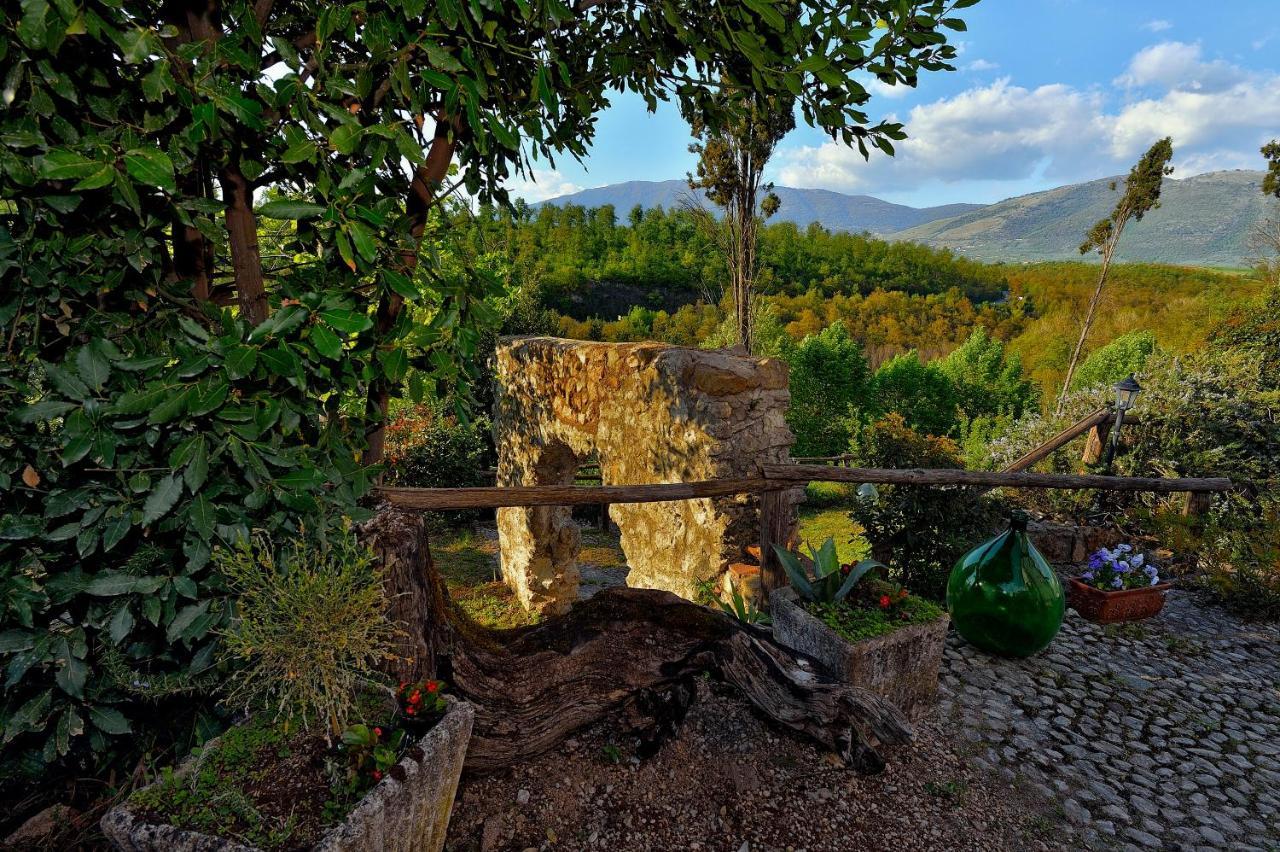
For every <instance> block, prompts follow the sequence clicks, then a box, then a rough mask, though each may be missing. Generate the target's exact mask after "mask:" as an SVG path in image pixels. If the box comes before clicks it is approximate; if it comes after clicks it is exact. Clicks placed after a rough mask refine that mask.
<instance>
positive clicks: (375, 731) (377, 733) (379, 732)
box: [373, 728, 382, 737]
mask: <svg viewBox="0 0 1280 852" xmlns="http://www.w3.org/2000/svg"><path fill="white" fill-rule="evenodd" d="M373 735H374V736H375V737H380V736H382V729H381V728H374V729H373Z"/></svg>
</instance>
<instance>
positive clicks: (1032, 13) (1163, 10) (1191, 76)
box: [513, 0, 1280, 206]
mask: <svg viewBox="0 0 1280 852" xmlns="http://www.w3.org/2000/svg"><path fill="white" fill-rule="evenodd" d="M1278 3H1280V0H1220V2H1217V3H1205V2H1203V0H1196V1H1195V2H1191V0H1163V2H1154V0H1106V1H1105V2H1104V0H982V2H981V3H979V4H978V5H977V6H975V7H973V8H971V9H968V10H966V11H965V12H964V18H965V20H966V21H967V23H968V25H969V29H968V32H965V33H958V34H954V35H955V38H954V40H955V41H956V43H957V44H958V46H959V47H960V58H959V60H958V62H957V67H958V68H959V70H958V71H956V72H944V73H935V74H931V75H925V76H923V77H922V78H921V81H920V85H919V87H918V88H916V89H906V88H902V87H899V88H897V89H889V88H888V87H883V86H878V84H875V85H873V86H872V87H871V88H872V89H873V92H874V95H873V98H872V100H871V102H870V104H869V105H868V110H869V113H870V115H871V116H872V118H873V119H874V118H879V117H888V116H893V117H895V118H896V120H898V121H902V122H904V123H905V124H906V130H907V133H908V134H909V135H910V136H911V139H910V140H909V141H907V142H905V143H903V144H901V145H899V146H898V156H896V157H894V158H892V159H890V158H888V157H885V156H883V155H880V154H879V153H878V152H875V153H873V155H872V159H871V162H869V163H867V162H864V161H863V160H862V158H861V156H860V155H859V154H857V153H856V151H850V150H848V149H847V148H845V147H844V146H843V145H840V144H838V143H835V142H832V141H831V140H830V139H829V138H827V137H825V136H823V135H822V134H821V133H819V132H818V131H815V130H813V129H812V128H809V127H807V126H803V125H802V126H801V127H798V128H797V129H796V130H795V131H793V132H792V133H791V134H790V135H788V137H787V138H786V139H785V140H783V142H782V144H781V145H780V146H779V150H778V152H777V153H776V154H775V156H774V160H773V162H772V163H771V164H770V171H771V174H770V177H771V178H773V179H774V180H776V181H777V182H778V183H780V184H785V185H789V186H803V187H820V188H825V189H832V190H836V191H840V192H849V193H855V194H856V193H865V194H868V195H876V196H879V197H881V198H885V199H888V200H890V201H896V202H899V203H903V204H912V205H915V206H927V205H931V204H946V203H950V202H955V201H971V202H980V203H985V202H992V201H998V200H1000V199H1002V198H1007V197H1010V196H1014V195H1021V194H1024V193H1028V192H1036V191H1038V190H1042V189H1048V188H1051V187H1054V186H1059V185H1062V184H1064V183H1074V182H1078V181H1081V180H1089V179H1093V178H1099V177H1104V176H1108V175H1112V174H1118V173H1122V172H1124V171H1126V170H1127V169H1128V166H1129V165H1131V164H1132V162H1133V161H1134V160H1136V159H1137V157H1138V156H1139V155H1140V154H1141V153H1142V152H1143V151H1144V150H1145V149H1146V148H1147V147H1148V146H1149V145H1150V144H1151V143H1152V142H1154V141H1155V140H1156V139H1158V138H1160V137H1161V136H1165V135H1171V136H1172V137H1173V142H1174V150H1175V160H1174V164H1175V166H1176V171H1175V174H1174V177H1175V178H1176V177H1179V176H1183V177H1185V176H1187V175H1191V174H1197V173H1200V172H1205V171H1215V170H1218V169H1231V168H1251V169H1257V168H1260V167H1261V165H1262V159H1261V157H1260V156H1259V155H1258V147H1259V145H1261V144H1262V142H1264V141H1265V140H1266V139H1270V138H1273V137H1277V136H1280V15H1277V14H1276V11H1277V7H1278ZM877 87H878V88H877ZM689 141H690V140H689V133H688V129H687V127H686V126H685V124H684V122H683V121H681V119H680V116H679V113H678V112H677V111H676V109H675V108H674V107H672V106H670V105H663V106H662V107H661V108H660V109H659V111H658V112H657V113H656V114H650V113H648V112H647V111H646V110H645V107H644V104H643V103H642V102H641V101H640V100H639V99H638V98H634V97H631V96H626V95H623V96H618V97H616V98H615V100H614V104H613V106H612V107H610V108H609V109H608V110H607V111H606V112H605V113H604V114H603V115H602V116H601V119H600V123H599V131H598V133H597V136H596V139H595V141H594V143H593V145H592V149H591V153H590V155H589V157H588V158H587V159H586V160H584V162H583V163H577V162H575V161H573V160H571V159H566V160H561V161H557V162H556V164H555V165H556V168H555V169H551V168H550V167H549V166H548V164H546V163H539V164H538V167H537V171H536V173H535V178H536V180H534V181H527V180H524V181H517V182H514V183H513V189H515V190H516V192H517V193H518V194H521V195H524V196H525V197H526V198H528V199H531V200H536V199H541V198H547V197H552V196H555V195H560V194H564V193H566V192H573V191H576V190H578V189H584V188H586V187H592V186H603V185H605V184H610V183H619V182H621V181H626V180H667V179H671V178H680V177H683V176H684V174H685V173H686V172H687V171H689V170H690V168H691V167H692V157H691V156H690V155H689V153H688V150H687V148H688V144H689Z"/></svg>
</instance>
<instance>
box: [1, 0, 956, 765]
mask: <svg viewBox="0 0 1280 852" xmlns="http://www.w3.org/2000/svg"><path fill="white" fill-rule="evenodd" d="M778 5H779V4H777V3H775V2H772V0H742V2H730V3H717V4H712V5H708V4H704V3H694V4H689V3H677V2H674V0H664V2H659V3H653V4H634V3H631V2H622V0H605V1H604V2H588V3H582V4H578V5H577V6H570V5H566V4H565V3H564V2H561V0H532V1H531V2H520V3H471V4H462V3H458V2H456V0H439V2H424V0H393V1H392V2H381V3H369V2H366V0H357V1H356V2H328V3H315V2H305V1H304V2H288V3H286V2H281V1H280V0H276V2H272V0H253V1H252V2H250V0H214V2H206V0H191V2H183V0H174V2H168V3H152V4H143V3H117V2H109V0H85V2H80V3H76V2H71V0H53V2H47V0H22V2H20V3H17V4H9V5H8V6H6V8H5V9H4V11H3V12H2V13H0V36H2V37H0V79H3V80H4V81H5V83H4V87H5V97H4V99H3V107H2V109H3V112H2V113H0V205H3V206H2V207H0V215H2V217H3V219H2V220H0V276H2V278H0V326H2V327H3V328H4V330H5V336H4V339H5V346H6V358H5V360H4V361H3V363H2V364H0V411H2V412H3V431H0V495H2V496H0V501H2V502H0V585H2V588H3V594H4V597H3V599H2V601H0V605H2V606H3V607H4V626H3V630H0V655H3V657H4V660H5V664H6V681H5V686H4V702H3V709H2V710H0V714H2V718H3V722H4V742H5V755H6V758H9V757H13V756H15V755H23V756H28V757H33V758H34V760H32V761H27V765H28V766H32V767H34V766H36V765H38V763H39V762H40V760H41V759H43V760H44V761H53V760H57V759H62V760H64V761H65V762H66V764H67V765H72V764H76V763H79V764H80V765H87V764H88V763H91V762H92V761H93V760H94V758H93V756H92V753H91V749H90V747H92V749H93V750H96V751H98V752H99V753H106V751H107V750H109V749H110V748H111V747H112V743H113V742H115V743H120V744H123V745H129V744H130V743H131V741H130V740H123V739H120V738H121V737H122V736H123V735H125V734H127V733H129V731H130V726H131V724H132V723H133V722H136V721H138V720H139V719H143V718H149V719H150V720H151V721H153V722H154V721H155V720H157V719H162V718H164V717H165V715H166V713H168V712H169V711H171V710H172V709H173V703H172V701H171V702H170V704H169V705H167V706H157V701H161V700H163V699H164V698H165V696H169V697H170V698H171V697H172V696H173V695H176V694H180V693H181V694H185V695H188V696H189V695H190V694H191V693H192V692H193V691H197V690H199V689H200V688H201V685H202V684H203V683H204V681H203V680H202V678H203V677H205V675H206V674H207V673H208V672H209V671H210V667H211V666H212V664H213V661H214V659H215V657H216V654H215V647H214V642H215V636H216V635H217V631H218V630H219V629H220V628H221V627H223V626H224V625H225V624H226V620H227V619H228V618H229V616H230V605H229V601H228V599H227V597H226V593H225V589H224V587H223V584H222V581H221V578H220V577H219V575H218V574H217V572H216V571H214V570H213V569H212V568H211V567H210V552H211V550H212V548H213V547H214V546H215V545H217V544H218V543H219V542H231V541H235V540H242V539H243V538H244V536H245V535H246V534H247V532H248V531H249V530H250V529H251V528H262V529H265V530H266V532H267V534H268V535H269V536H272V535H278V534H281V533H284V532H292V531H294V530H296V528H297V527H299V525H300V523H301V522H302V521H303V520H306V519H308V518H309V516H310V515H312V514H314V513H315V511H316V510H318V509H319V508H321V507H326V506H327V507H330V508H332V509H333V510H334V511H337V512H340V511H344V510H350V509H351V508H352V506H353V503H354V500H355V498H356V497H357V496H358V494H359V493H360V492H361V491H362V490H363V488H364V487H365V486H366V484H367V478H366V474H365V472H364V470H363V469H362V468H361V467H360V465H359V464H358V462H357V454H358V453H359V451H360V449H361V448H362V447H363V446H365V444H366V437H367V438H368V444H369V446H368V456H367V458H368V459H370V460H377V459H378V458H379V455H380V448H381V438H382V422H383V415H384V414H385V412H386V411H387V408H388V400H389V397H390V396H391V395H392V393H393V392H394V391H395V390H396V389H397V388H399V387H400V386H401V384H402V383H404V382H406V381H409V382H410V388H409V389H410V392H411V393H413V394H415V395H418V394H421V393H423V392H425V391H426V390H427V389H428V388H429V386H430V385H432V384H435V385H438V386H439V390H440V395H442V396H461V395H463V388H465V385H466V382H467V378H468V376H467V373H468V369H467V367H468V365H473V364H475V362H476V360H477V359H476V358H475V355H476V353H477V347H478V345H479V344H480V341H481V340H482V332H483V329H484V328H485V327H486V326H491V325H494V324H496V322H497V321H498V319H499V317H498V316H497V315H496V312H495V311H494V309H493V307H492V305H491V303H490V300H491V298H492V297H493V296H495V295H496V293H497V290H498V282H497V280H496V277H495V276H494V275H493V274H492V272H491V270H488V269H487V268H486V267H485V266H484V265H483V264H478V263H473V262H472V261H471V260H470V259H469V258H468V255H467V253H466V252H465V251H462V252H457V251H452V250H450V251H441V243H442V241H444V240H447V239H449V238H450V236H451V234H452V233H453V229H452V228H451V227H450V225H451V221H450V220H451V218H452V213H451V212H450V211H449V210H447V209H445V208H444V206H443V199H444V198H445V197H446V196H447V194H448V191H449V190H450V189H451V188H452V186H453V184H450V183H449V180H450V178H451V177H452V178H453V179H454V183H456V184H457V185H461V186H465V187H466V188H467V189H468V190H470V191H471V192H472V193H474V194H477V195H479V196H480V197H482V198H484V199H489V200H494V201H497V202H503V201H505V200H506V192H505V190H504V189H503V181H504V179H506V178H508V177H511V176H512V175H514V174H517V173H520V172H527V170H528V167H529V163H530V158H532V157H534V156H536V157H539V158H542V159H547V160H550V159H552V158H554V157H555V156H558V155H563V154H568V155H571V156H581V155H583V154H584V153H585V152H586V150H587V146H588V145H589V143H590V141H591V137H592V134H593V132H594V129H595V120H596V115H597V114H598V112H599V111H600V110H601V109H602V108H603V107H604V106H606V105H607V104H608V102H609V96H610V93H611V92H613V91H617V90H626V91H632V92H636V93H639V94H640V96H641V97H642V98H643V99H644V100H645V101H646V102H647V103H648V104H649V106H650V107H651V108H653V107H655V106H656V104H657V101H658V100H660V99H665V98H674V99H675V100H677V101H678V102H679V104H680V106H681V108H682V110H684V111H685V113H686V114H688V115H696V116H698V117H699V119H700V120H701V121H703V122H705V123H706V124H707V125H708V126H712V127H715V126H719V125H720V124H721V123H722V122H724V121H726V120H728V119H730V118H732V117H733V114H734V113H733V107H732V99H728V100H727V101H726V99H723V98H718V97H716V95H718V93H720V92H723V91H745V90H748V89H750V90H752V91H757V92H761V93H763V94H765V95H780V94H783V93H786V94H787V95H788V96H793V97H795V99H796V104H797V108H798V110H799V112H800V115H801V116H802V118H803V119H804V120H805V121H807V122H809V123H810V124H812V125H814V126H816V127H819V128H821V129H822V130H824V131H826V132H827V133H829V134H831V135H832V136H834V137H836V138H838V139H842V140H844V141H846V142H847V143H850V144H858V145H860V146H864V147H865V145H866V144H876V143H877V140H882V139H885V138H887V137H888V136H890V135H892V134H896V133H898V132H900V127H899V126H898V125H896V124H895V123H892V122H880V123H875V124H873V123H871V122H870V121H869V120H868V118H867V116H866V114H865V113H864V111H863V106H864V105H865V104H866V102H867V100H868V98H869V96H868V93H867V90H866V88H864V86H863V85H862V83H861V82H859V80H861V79H865V76H864V75H871V76H874V77H876V78H877V79H879V80H880V81H882V82H885V83H891V84H892V83H897V84H903V83H905V84H908V85H910V84H912V83H914V81H915V79H916V75H917V74H918V73H919V71H920V70H922V69H923V70H931V69H938V68H944V67H947V61H948V60H950V59H951V58H953V57H954V55H955V50H954V48H953V47H952V46H950V45H948V44H947V43H946V38H945V36H944V34H943V30H944V29H946V28H950V29H960V28H962V27H963V24H961V23H960V22H959V21H957V20H954V19H943V17H942V16H943V15H944V14H946V13H947V12H948V10H949V9H950V8H952V5H953V4H950V3H945V2H941V0H937V1H936V2H917V3H910V4H901V3H897V2H889V0H871V1H870V2H864V3H860V4H857V5H856V6H853V7H850V6H847V5H846V6H841V7H838V8H837V7H832V6H830V5H829V4H825V3H813V2H807V3H800V4H798V9H797V11H798V14H794V15H790V16H788V17H786V18H783V17H782V16H781V15H780V13H779V11H778V8H777V7H778ZM954 5H956V6H961V7H963V6H966V5H972V4H971V2H968V1H967V0H962V2H959V3H956V4H954ZM268 226H270V227H268ZM406 306H408V309H406ZM185 703H186V704H194V703H198V702H195V701H192V700H189V699H188V700H186V701H185ZM167 721H168V724H166V725H165V726H164V727H166V728H176V727H178V726H177V725H175V724H172V719H171V718H170V719H169V720H167ZM132 743H133V744H135V745H137V746H139V747H144V748H145V747H147V745H148V742H147V741H144V740H143V738H141V737H135V738H134V739H133V740H132ZM6 774H8V773H6ZM10 777H12V776H10Z"/></svg>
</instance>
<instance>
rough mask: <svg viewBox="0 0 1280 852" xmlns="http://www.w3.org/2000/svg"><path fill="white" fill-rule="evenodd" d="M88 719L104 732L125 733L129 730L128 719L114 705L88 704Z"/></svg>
mask: <svg viewBox="0 0 1280 852" xmlns="http://www.w3.org/2000/svg"><path fill="white" fill-rule="evenodd" d="M89 721H90V722H92V723H93V726H94V727H95V728H97V729H98V730H99V731H102V732H103V733H104V734H127V733H130V732H131V730H132V729H131V728H130V727H129V720H128V719H126V718H125V717H124V714H123V713H121V712H120V711H119V710H117V709H115V708H114V707H103V706H101V705H96V704H95V705H90V707H89Z"/></svg>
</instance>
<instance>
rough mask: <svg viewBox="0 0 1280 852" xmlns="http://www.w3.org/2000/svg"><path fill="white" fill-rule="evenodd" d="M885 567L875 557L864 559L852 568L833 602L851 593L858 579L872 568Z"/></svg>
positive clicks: (837, 601)
mask: <svg viewBox="0 0 1280 852" xmlns="http://www.w3.org/2000/svg"><path fill="white" fill-rule="evenodd" d="M883 567H885V566H884V565H882V564H881V563H879V562H877V561H875V560H874V559H864V560H862V561H861V562H859V563H858V564H857V565H855V566H853V567H852V568H850V569H849V576H848V577H846V578H845V580H844V584H843V585H842V586H840V589H839V590H838V591H837V592H836V595H835V599H834V600H832V601H831V603H839V602H840V601H842V600H844V599H845V598H846V597H848V596H849V593H850V592H851V591H853V587H854V586H856V585H858V581H859V580H861V579H862V578H863V577H865V576H866V574H867V572H868V571H870V570H871V569H872V568H883Z"/></svg>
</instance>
